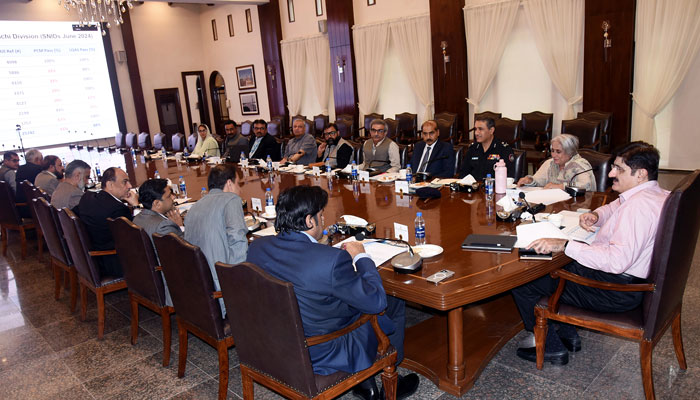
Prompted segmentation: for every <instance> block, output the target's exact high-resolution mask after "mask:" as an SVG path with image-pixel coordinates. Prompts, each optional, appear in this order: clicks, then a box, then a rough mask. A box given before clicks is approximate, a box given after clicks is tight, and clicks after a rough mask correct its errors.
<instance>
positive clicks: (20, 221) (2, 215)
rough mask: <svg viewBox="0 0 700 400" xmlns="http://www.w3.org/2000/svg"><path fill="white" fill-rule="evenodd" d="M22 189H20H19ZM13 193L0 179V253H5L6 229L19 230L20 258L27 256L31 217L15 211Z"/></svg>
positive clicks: (32, 226)
mask: <svg viewBox="0 0 700 400" xmlns="http://www.w3.org/2000/svg"><path fill="white" fill-rule="evenodd" d="M19 190H22V189H19ZM16 206H17V203H15V195H14V193H12V188H11V187H10V184H9V183H7V182H5V181H0V230H2V255H3V256H6V255H7V231H8V230H11V231H17V232H19V237H20V240H21V242H22V260H24V259H25V258H26V257H27V229H34V228H35V226H36V225H35V224H34V221H32V220H31V219H26V218H22V217H20V216H19V212H17V207H16Z"/></svg>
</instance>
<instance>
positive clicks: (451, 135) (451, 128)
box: [435, 118, 457, 143]
mask: <svg viewBox="0 0 700 400" xmlns="http://www.w3.org/2000/svg"><path fill="white" fill-rule="evenodd" d="M435 122H436V123H437V126H438V129H439V130H440V138H439V139H440V140H442V141H445V142H451V143H452V142H454V140H455V131H456V126H457V122H456V120H446V119H442V118H438V119H436V120H435Z"/></svg>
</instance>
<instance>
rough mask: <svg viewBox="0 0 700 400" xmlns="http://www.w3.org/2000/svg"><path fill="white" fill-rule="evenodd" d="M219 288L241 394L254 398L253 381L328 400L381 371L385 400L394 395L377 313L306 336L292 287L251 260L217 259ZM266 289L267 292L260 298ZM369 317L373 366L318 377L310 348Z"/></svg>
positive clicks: (392, 360) (392, 357) (390, 355)
mask: <svg viewBox="0 0 700 400" xmlns="http://www.w3.org/2000/svg"><path fill="white" fill-rule="evenodd" d="M216 272H217V275H218V276H219V282H220V283H221V292H222V294H223V297H224V302H225V303H226V309H227V310H228V312H229V314H230V315H231V318H232V319H233V320H235V321H236V324H234V325H233V326H232V327H231V328H232V330H233V334H234V336H235V337H236V343H237V345H236V351H237V352H238V358H239V359H240V362H241V365H240V367H241V380H242V381H243V398H244V399H246V400H249V399H250V400H252V399H253V398H254V393H253V387H254V385H253V382H257V383H259V384H261V385H264V386H266V387H268V388H270V389H272V390H274V391H275V392H277V393H279V394H281V395H283V396H285V397H287V398H293V399H302V398H309V399H311V398H313V399H331V398H335V397H337V396H339V395H340V394H342V393H343V392H345V391H347V390H348V389H350V388H351V387H353V386H355V385H356V384H357V383H359V382H362V381H363V380H365V379H367V378H370V377H371V376H373V375H374V374H376V373H377V372H379V371H383V372H382V375H381V376H382V383H383V385H384V389H385V393H386V398H388V399H395V398H396V383H397V379H398V374H397V373H396V367H395V364H396V357H397V355H396V351H395V349H394V348H393V347H391V346H390V344H389V338H388V337H386V335H385V334H384V332H382V330H381V329H380V328H379V323H378V322H377V316H376V315H367V314H365V315H363V316H362V317H361V318H360V319H358V320H357V321H355V322H354V323H353V324H351V325H349V326H348V327H346V328H343V329H341V330H339V331H336V332H333V333H330V334H327V335H323V336H313V337H304V329H303V327H302V322H301V314H300V313H299V305H298V303H297V298H296V295H295V294H294V286H293V285H292V284H291V283H289V282H284V281H281V280H279V279H277V278H275V277H273V276H271V275H270V274H268V273H267V272H265V271H263V270H262V269H260V268H259V267H257V266H255V265H253V264H251V263H241V264H237V265H227V264H223V263H216ZM258 293H265V296H258V295H257V294H258ZM368 320H369V321H371V324H372V327H373V328H374V332H375V334H376V335H377V341H378V342H379V345H378V346H377V358H376V361H375V362H374V364H373V365H372V366H371V367H369V368H367V369H365V370H363V371H360V372H357V373H355V374H349V373H346V372H337V373H335V374H332V375H316V374H314V372H313V367H312V365H311V359H310V357H309V351H308V347H310V346H314V345H316V344H320V343H325V342H327V341H329V340H332V339H335V338H337V337H340V336H342V335H345V334H347V333H348V332H351V331H352V330H354V329H356V328H358V327H359V326H361V325H363V324H364V323H365V322H367V321H368Z"/></svg>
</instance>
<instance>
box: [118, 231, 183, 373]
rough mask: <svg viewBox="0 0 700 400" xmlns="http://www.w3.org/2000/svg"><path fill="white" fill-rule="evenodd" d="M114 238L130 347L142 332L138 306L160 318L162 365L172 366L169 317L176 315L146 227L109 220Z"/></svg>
mask: <svg viewBox="0 0 700 400" xmlns="http://www.w3.org/2000/svg"><path fill="white" fill-rule="evenodd" d="M107 224H108V225H109V229H110V231H112V236H113V237H114V249H115V250H116V251H117V254H118V255H119V261H121V265H122V268H123V269H124V279H125V280H126V286H127V289H128V291H129V303H130V305H131V344H136V341H137V339H138V333H139V304H140V305H142V306H144V307H146V308H148V309H149V310H151V311H153V312H155V313H157V314H158V315H160V319H161V323H162V326H163V366H164V367H165V366H167V365H168V364H170V343H171V337H170V314H172V313H174V312H175V309H174V308H173V307H172V306H169V305H168V304H167V302H166V296H169V294H168V293H167V290H168V288H167V287H166V286H165V285H164V283H163V279H164V278H163V275H162V273H161V267H160V265H159V262H158V257H157V256H156V253H155V249H154V248H153V243H152V242H151V238H149V237H148V234H147V233H146V231H144V230H143V228H141V227H139V226H137V225H136V224H134V223H133V222H131V221H129V220H128V219H126V218H124V217H119V218H118V219H116V220H114V219H112V218H108V219H107Z"/></svg>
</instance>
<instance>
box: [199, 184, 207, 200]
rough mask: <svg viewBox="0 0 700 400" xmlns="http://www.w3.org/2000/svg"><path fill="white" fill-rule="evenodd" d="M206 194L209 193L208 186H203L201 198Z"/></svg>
mask: <svg viewBox="0 0 700 400" xmlns="http://www.w3.org/2000/svg"><path fill="white" fill-rule="evenodd" d="M206 194H207V188H205V187H203V188H202V191H201V192H200V193H199V198H200V199H201V198H202V197H204V195H206Z"/></svg>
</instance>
